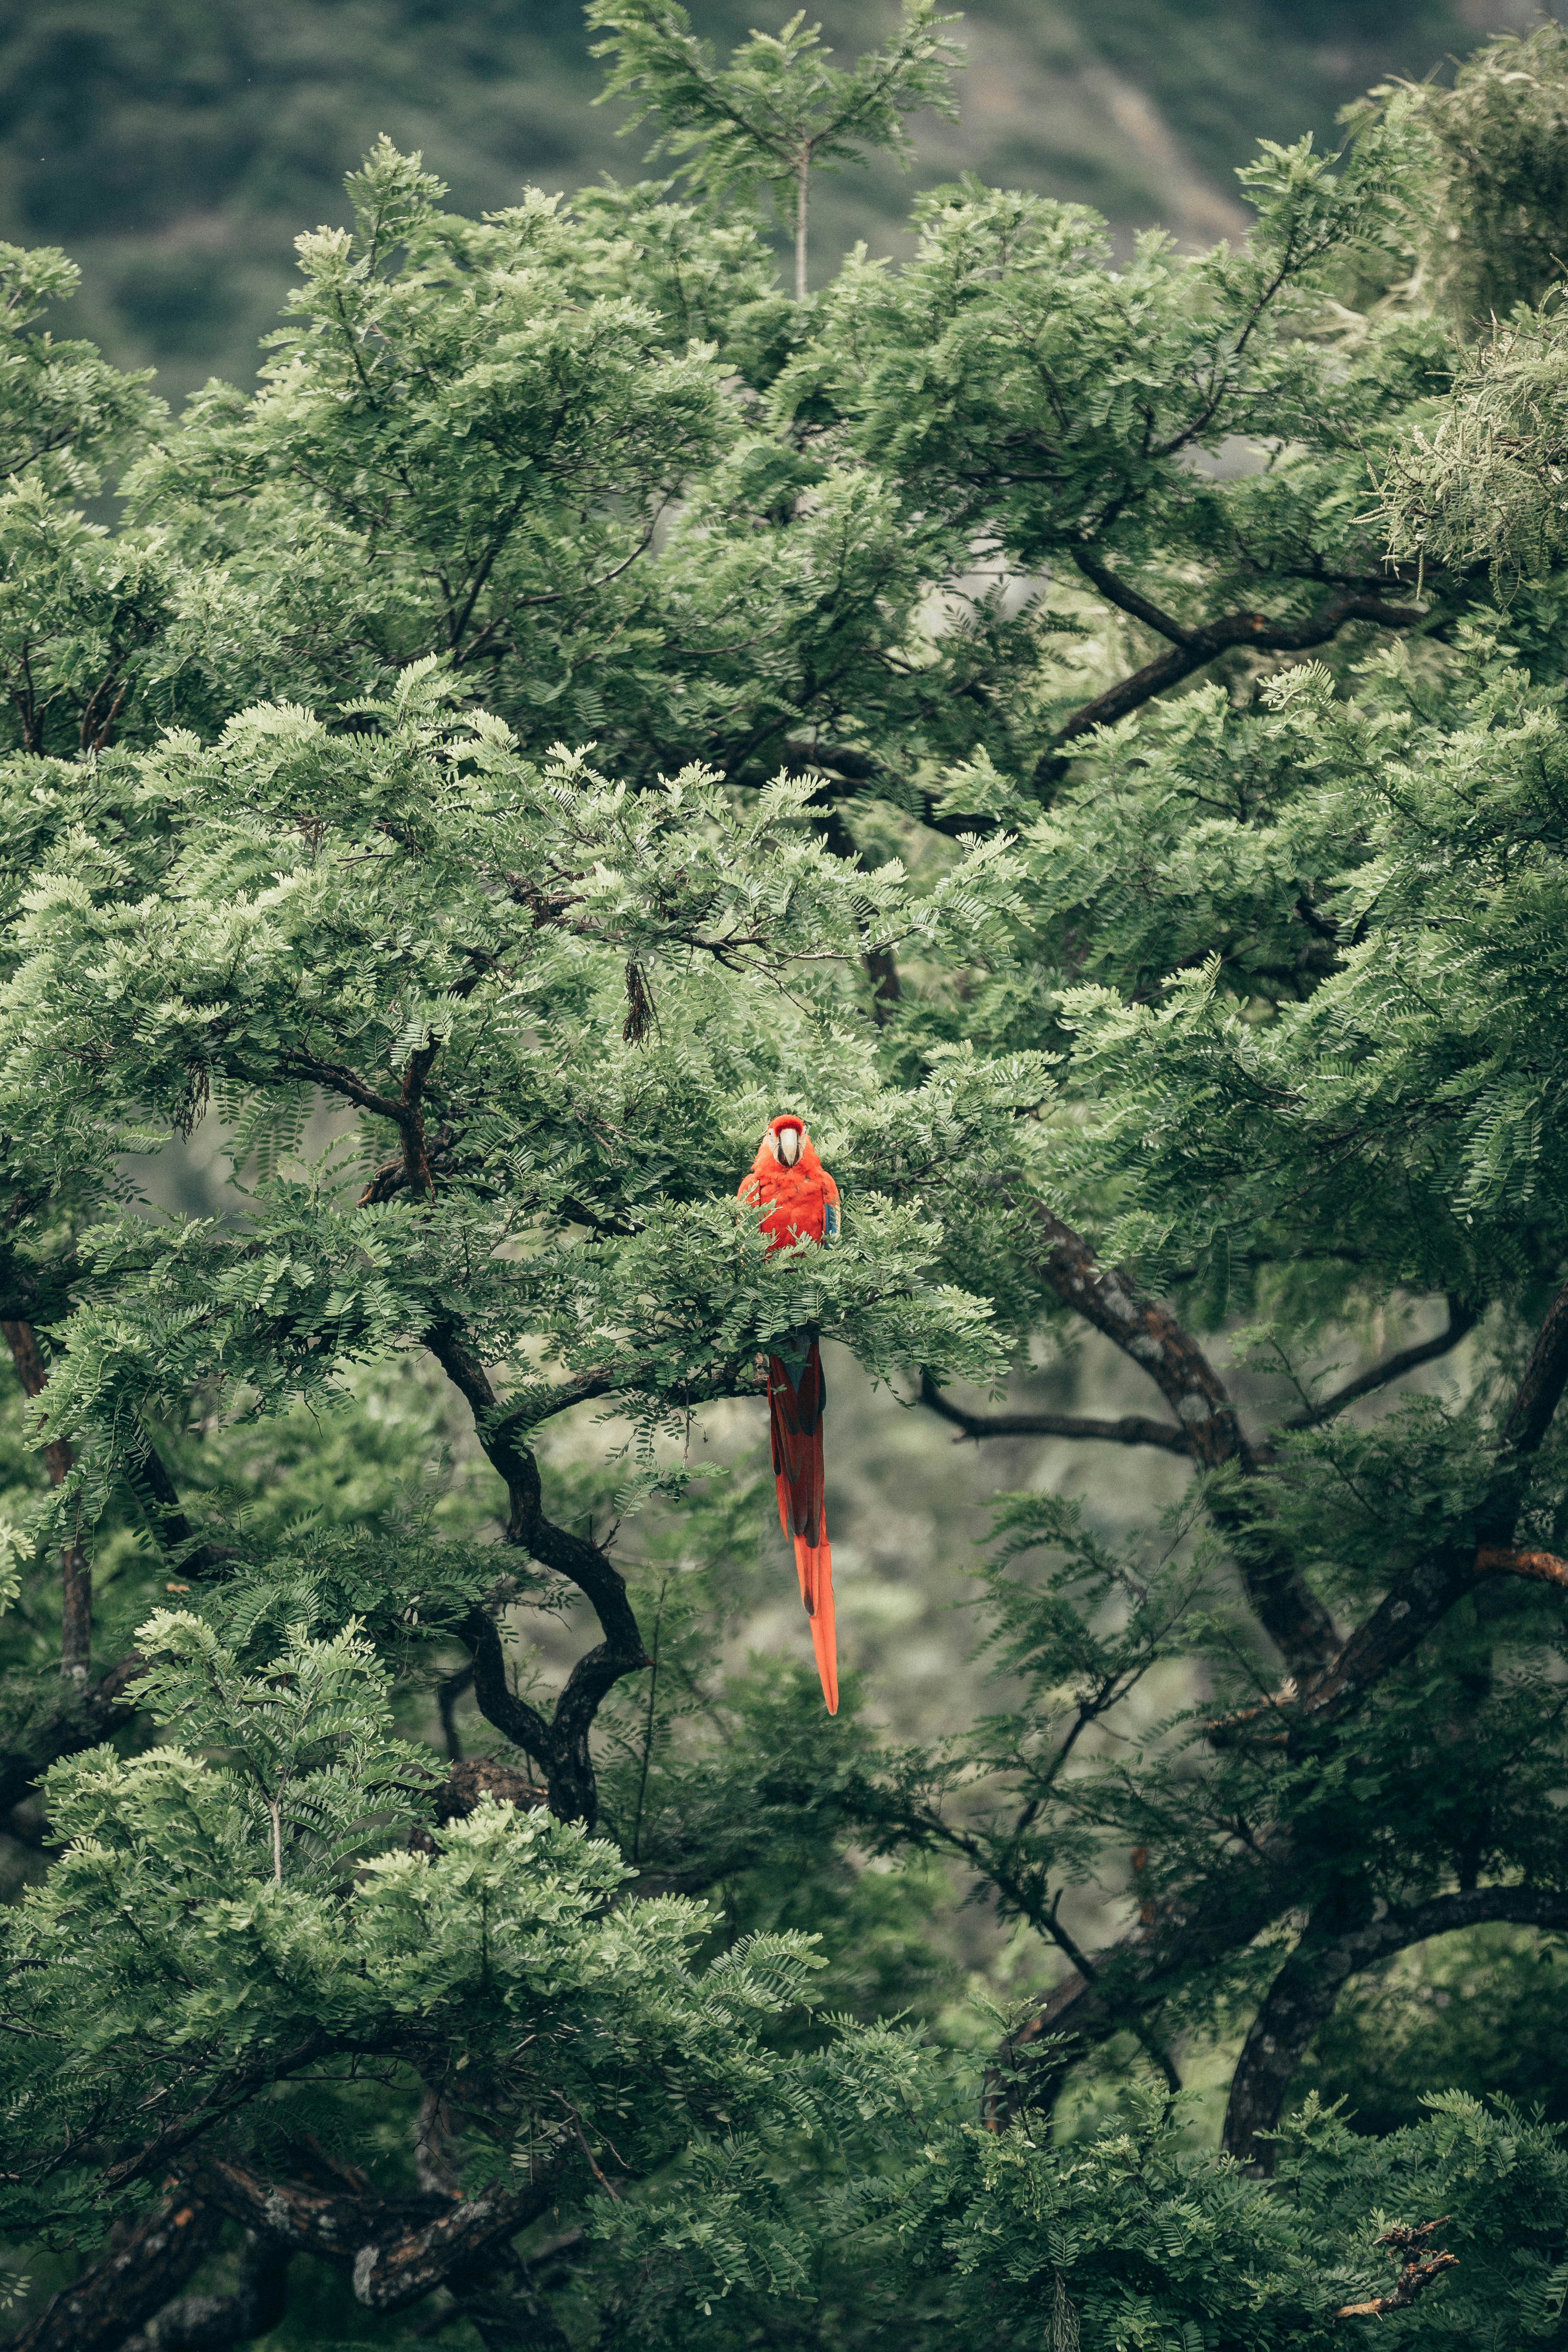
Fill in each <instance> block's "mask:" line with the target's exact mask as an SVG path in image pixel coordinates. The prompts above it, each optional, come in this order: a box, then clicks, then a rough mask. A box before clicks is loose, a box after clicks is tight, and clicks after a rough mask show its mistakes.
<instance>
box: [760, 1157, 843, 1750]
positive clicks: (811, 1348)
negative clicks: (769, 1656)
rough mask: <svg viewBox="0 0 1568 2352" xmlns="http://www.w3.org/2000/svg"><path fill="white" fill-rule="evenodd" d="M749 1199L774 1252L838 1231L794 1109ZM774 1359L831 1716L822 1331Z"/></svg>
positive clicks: (777, 1469)
mask: <svg viewBox="0 0 1568 2352" xmlns="http://www.w3.org/2000/svg"><path fill="white" fill-rule="evenodd" d="M738 1189H739V1192H740V1196H741V1198H742V1201H747V1202H750V1203H751V1205H752V1207H753V1208H757V1209H765V1210H766V1211H767V1214H766V1216H764V1217H763V1218H762V1219H761V1221H760V1222H761V1226H762V1230H763V1233H764V1234H766V1235H767V1237H768V1252H769V1255H772V1254H773V1251H774V1250H780V1249H788V1248H790V1247H791V1246H792V1245H793V1244H795V1243H796V1242H799V1241H802V1240H805V1241H812V1242H817V1243H822V1242H829V1241H833V1240H836V1239H837V1233H838V1187H837V1184H836V1183H835V1182H834V1181H833V1179H832V1177H831V1176H830V1175H829V1174H828V1172H827V1171H826V1168H825V1167H824V1166H823V1164H822V1162H821V1160H819V1159H818V1158H817V1156H816V1151H815V1150H814V1149H813V1148H812V1141H811V1138H810V1137H809V1136H808V1135H807V1133H806V1131H805V1126H804V1124H803V1123H802V1121H801V1120H800V1119H798V1118H795V1114H794V1113H793V1112H791V1111H785V1112H784V1113H782V1114H781V1116H780V1117H779V1118H775V1119H773V1120H771V1121H770V1122H769V1125H768V1129H767V1132H766V1134H765V1135H764V1136H763V1139H762V1142H761V1143H760V1144H759V1145H758V1147H757V1156H756V1158H755V1160H752V1166H751V1170H750V1172H749V1173H748V1174H747V1175H745V1176H743V1177H742V1180H741V1183H740V1186H739V1188H738ZM774 1348H775V1350H776V1352H773V1353H770V1355H769V1357H768V1427H769V1433H770V1435H771V1436H772V1439H773V1481H774V1484H775V1486H776V1487H777V1489H778V1499H779V1524H780V1526H781V1527H782V1528H783V1529H784V1533H785V1535H786V1536H789V1537H791V1538H793V1539H794V1543H795V1570H796V1572H797V1574H798V1575H799V1578H800V1597H801V1600H802V1601H803V1602H804V1603H805V1613H806V1615H807V1616H808V1617H809V1618H810V1620H811V1646H812V1649H813V1651H814V1652H815V1653H816V1671H817V1674H818V1675H820V1677H821V1680H822V1696H823V1697H824V1698H825V1699H826V1702H827V1712H828V1714H829V1715H837V1712H838V1649H837V1638H836V1635H835V1632H834V1620H833V1554H832V1552H831V1551H830V1550H829V1549H828V1543H827V1524H826V1518H825V1517H824V1513H823V1461H822V1413H823V1407H824V1405H825V1404H826V1402H827V1391H826V1384H825V1382H824V1381H823V1377H822V1350H821V1349H820V1348H819V1346H818V1345H817V1341H816V1334H815V1333H814V1332H810V1331H805V1332H791V1333H789V1335H788V1336H787V1338H786V1339H783V1340H778V1341H775V1342H774Z"/></svg>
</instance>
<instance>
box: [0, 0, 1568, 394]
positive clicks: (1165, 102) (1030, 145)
mask: <svg viewBox="0 0 1568 2352" xmlns="http://www.w3.org/2000/svg"><path fill="white" fill-rule="evenodd" d="M691 13H692V18H693V22H694V24H695V26H696V27H697V29H698V31H699V32H700V33H701V34H703V35H705V36H706V37H709V38H710V39H712V40H713V41H715V42H716V43H717V44H718V45H719V47H721V49H722V48H725V47H729V46H730V44H731V43H732V42H734V41H738V40H742V39H743V38H744V37H745V35H746V33H747V32H748V31H749V30H750V28H751V26H752V22H753V19H754V18H756V17H757V11H756V10H754V9H750V8H748V7H747V6H746V5H744V0H700V5H698V6H697V7H695V8H694V9H693V11H692V12H691ZM810 13H811V14H812V15H813V18H814V21H815V18H816V16H820V18H821V22H822V25H823V30H824V37H825V38H826V40H828V41H829V42H831V43H832V44H834V45H835V47H836V48H837V49H838V50H840V51H842V53H843V54H844V55H846V56H853V55H855V54H858V52H859V51H860V50H862V49H865V48H867V47H869V46H871V45H872V44H873V42H874V41H875V40H876V39H877V38H879V37H880V33H881V31H882V29H883V28H884V18H885V16H886V14H887V12H886V11H885V10H884V9H883V8H882V7H881V6H880V5H879V0H836V5H831V6H826V7H824V8H823V9H821V10H820V11H814V12H810ZM1541 13H1542V12H1541V11H1539V10H1537V9H1536V8H1534V7H1533V6H1531V5H1528V0H982V5H980V6H979V7H976V8H973V9H970V10H969V11H968V12H967V13H966V16H965V20H964V25H963V47H964V50H965V53H966V55H967V58H968V60H969V63H968V66H967V69H966V70H965V72H964V73H963V76H962V77H961V78H960V83H959V88H958V91H957V97H958V120H957V121H956V122H947V121H942V120H940V119H939V118H937V117H935V116H931V115H928V116H926V117H924V118H923V119H922V120H921V123H920V126H919V135H918V140H917V154H916V160H915V168H914V172H913V174H912V178H910V179H906V178H905V176H904V175H903V174H902V173H900V172H899V171H898V170H897V169H895V168H894V167H893V165H892V164H891V163H889V161H888V160H887V159H886V158H884V157H879V156H876V155H873V156H871V157H869V158H868V159H867V161H866V162H865V163H864V164H863V165H862V167H861V168H859V169H857V170H856V171H854V172H852V173H849V174H847V176H843V177H837V178H835V179H830V180H827V181H826V182H825V183H824V184H823V185H822V187H821V188H820V190H819V192H818V196H817V205H818V223H819V235H818V236H817V238H816V270H817V273H818V275H819V277H820V278H822V279H824V280H825V279H826V278H827V276H829V275H830V274H831V272H832V270H833V268H835V267H836V266H837V258H838V257H839V255H840V254H842V253H843V252H845V251H846V250H847V248H848V247H849V246H850V245H851V244H853V243H854V241H855V239H856V238H858V237H865V238H867V239H868V242H869V244H870V246H871V248H872V250H873V251H874V252H892V251H906V252H907V251H908V250H909V238H908V232H907V224H908V218H909V206H910V195H911V194H912V193H913V192H914V191H917V190H919V189H921V188H922V187H930V186H932V185H934V184H937V183H938V182H940V181H942V180H949V179H952V178H955V177H956V176H957V174H958V173H960V172H961V171H973V172H976V173H979V175H980V176H981V178H982V179H984V180H985V181H986V182H987V183H988V184H991V185H992V186H998V187H1021V188H1029V189H1035V190H1038V191H1039V192H1040V193H1041V194H1048V195H1053V196H1059V197H1063V198H1066V199H1068V200H1069V201H1072V202H1076V203H1081V204H1089V205H1094V206H1095V207H1096V209H1097V210H1098V211H1100V212H1101V213H1103V214H1104V215H1106V217H1107V219H1108V220H1110V222H1111V223H1112V224H1113V226H1116V227H1117V228H1119V229H1120V230H1121V231H1122V232H1123V233H1125V232H1127V231H1130V230H1131V229H1133V228H1138V227H1146V226H1150V225H1151V224H1152V223H1155V222H1158V223H1159V224H1160V225H1161V226H1163V227H1166V228H1169V229H1171V230H1172V231H1173V233H1174V234H1175V235H1176V236H1179V237H1181V238H1182V239H1183V241H1184V243H1186V244H1188V245H1191V246H1197V245H1203V244H1207V243H1210V242H1212V240H1213V239H1214V238H1215V236H1226V235H1230V236H1234V235H1236V234H1237V233H1238V231H1239V230H1240V229H1241V228H1242V226H1244V223H1245V219H1246V214H1245V211H1244V208H1243V206H1242V205H1240V203H1239V201H1238V199H1237V189H1236V184H1235V177H1234V174H1235V172H1236V170H1237V166H1238V165H1239V164H1242V163H1246V161H1247V157H1248V156H1249V155H1250V154H1251V152H1252V150H1253V146H1254V144H1255V142H1257V141H1258V139H1279V140H1285V141H1289V140H1291V139H1296V138H1299V137H1300V135H1301V133H1302V131H1312V132H1313V133H1314V135H1315V136H1316V138H1317V141H1318V143H1319V145H1320V146H1325V145H1330V146H1331V145H1332V144H1333V142H1334V138H1335V132H1334V117H1335V114H1336V112H1337V110H1339V108H1340V107H1342V105H1344V104H1346V103H1347V102H1348V101H1349V100H1352V99H1354V98H1357V97H1359V96H1360V94H1361V93H1362V91H1363V90H1364V89H1367V88H1369V87H1370V86H1371V85H1372V84H1373V82H1375V81H1377V80H1379V79H1382V78H1383V77H1384V75H1386V74H1390V73H1401V74H1410V75H1415V76H1417V77H1419V76H1421V75H1424V74H1426V73H1428V72H1430V71H1432V70H1434V69H1438V68H1441V67H1442V65H1443V61H1444V59H1445V58H1449V57H1453V56H1464V55H1466V54H1467V53H1468V51H1469V50H1471V49H1472V48H1473V47H1475V45H1476V43H1477V42H1478V41H1479V39H1481V38H1483V37H1485V36H1486V35H1487V34H1489V33H1494V32H1504V31H1509V30H1520V29H1521V28H1523V27H1525V26H1528V25H1530V24H1531V23H1532V22H1534V21H1535V19H1536V17H1537V16H1538V15H1540V14H1541ZM1545 13H1547V14H1551V13H1552V11H1550V10H1549V11H1547V12H1545ZM759 21H760V20H759ZM780 21H781V22H782V21H783V20H782V18H781V20H780ZM764 29H768V30H772V29H773V26H772V24H771V20H770V22H769V23H768V24H767V25H766V26H765V27H764ZM599 88H600V75H599V72H598V70H597V68H595V64H594V62H593V60H592V58H590V57H589V55H588V51H587V44H586V42H585V41H584V34H583V24H582V12H581V9H580V8H579V7H578V6H577V5H575V0H221V5H215V4H214V0H10V5H7V6H5V8H3V9H0V236H5V237H9V238H11V239H12V240H14V241H15V242H16V243H17V244H21V245H37V244H49V245H60V246H63V247H65V248H66V250H67V251H68V253H69V254H70V255H71V257H72V258H73V259H74V260H75V261H76V262H78V263H79V266H80V268H81V270H82V289H81V291H80V292H79V295H78V296H77V298H76V299H75V301H74V302H73V304H72V305H71V307H70V309H69V310H64V311H61V312H60V313H59V314H58V316H59V322H60V323H59V331H60V332H62V333H64V332H67V331H68V332H70V333H72V334H78V335H85V336H88V337H89V338H90V339H91V340H92V341H95V342H97V343H98V344H99V345H100V348H101V349H102V350H103V351H104V352H106V354H107V355H108V356H109V357H110V358H111V359H112V360H113V361H114V362H116V364H117V365H119V366H121V367H145V366H155V367H156V368H157V369H158V370H159V389H160V391H161V392H162V393H163V395H164V397H165V398H167V399H171V400H173V401H174V402H175V404H178V402H179V400H180V398H181V397H182V395H183V394H185V393H187V392H189V391H190V390H192V389H193V388H194V386H195V385H196V384H198V383H201V382H202V381H203V380H204V379H205V377H206V376H207V375H209V374H217V375H221V376H222V377H224V379H225V380H226V382H228V383H249V382H251V381H252V379H253V378H254V375H255V371H256V367H257V363H258V339H259V337H260V336H261V335H263V334H264V333H266V332H267V331H268V329H269V328H270V327H271V326H272V324H273V323H274V321H275V320H276V319H277V316H278V311H279V306H280V304H281V302H282V299H283V297H284V295H285V294H286V293H287V291H288V289H289V283H290V278H291V273H292V268H293V239H294V237H295V236H296V235H297V234H298V232H299V229H300V224H301V223H302V222H308V223H310V225H311V226H314V225H315V224H316V223H317V222H318V221H330V222H333V223H337V222H342V220H344V219H345V218H346V217H347V215H346V212H345V208H344V198H343V189H342V180H343V174H344V173H345V172H346V171H348V170H349V169H350V168H351V166H352V164H353V162H354V160H355V158H356V157H358V156H359V155H361V154H363V152H365V150H366V149H367V148H368V147H369V146H370V145H371V143H372V142H373V141H374V139H376V138H377V137H379V136H380V135H381V133H382V132H385V133H386V135H387V136H388V137H389V138H390V139H391V140H392V141H393V142H394V143H395V145H396V146H398V147H399V148H401V149H402V150H404V151H405V152H408V151H410V150H412V149H414V148H418V149H419V150H420V151H421V152H422V153H423V154H424V156H425V158H426V163H428V164H429V167H430V169H431V170H432V171H434V172H437V173H440V175H441V177H442V178H443V179H444V180H445V181H446V182H447V185H448V187H449V188H450V190H451V201H452V204H453V205H454V206H455V208H456V209H457V210H458V211H459V212H465V213H470V214H478V213H479V212H481V211H483V210H484V209H485V208H486V207H487V206H489V205H501V204H509V203H510V202H512V201H513V200H514V199H515V196H516V194H517V191H518V190H519V188H520V187H521V186H522V185H524V184H535V185H538V186H541V187H547V188H572V187H580V186H584V185H587V184H591V183H592V182H593V181H594V180H595V179H596V178H597V177H598V176H599V174H600V173H602V172H605V171H611V172H614V173H616V175H617V176H618V177H620V178H623V179H624V178H626V176H627V174H628V171H629V168H630V166H631V164H632V162H633V160H634V158H635V157H636V156H637V154H638V152H639V150H638V149H637V147H636V146H630V145H628V143H627V142H626V141H624V140H621V139H619V138H617V136H616V133H617V131H618V130H619V128H620V125H621V122H622V121H624V119H625V116H624V110H621V109H618V108H616V107H614V106H610V107H595V104H594V100H595V97H596V96H597V94H598V91H599Z"/></svg>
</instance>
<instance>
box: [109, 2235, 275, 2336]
mask: <svg viewBox="0 0 1568 2352" xmlns="http://www.w3.org/2000/svg"><path fill="white" fill-rule="evenodd" d="M238 2273H239V2275H238V2281H237V2284H236V2287H235V2291H234V2293H233V2294H186V2295H182V2296H181V2297H180V2298H179V2300H178V2302H176V2303H169V2304H165V2305H164V2306H163V2310H162V2311H160V2312H156V2313H154V2315H153V2317H152V2318H151V2319H150V2320H149V2321H148V2322H147V2325H146V2326H145V2327H141V2328H138V2329H137V2331H136V2333H135V2335H134V2336H127V2337H126V2339H125V2342H124V2343H123V2344H122V2345H121V2346H120V2347H119V2352H231V2347H233V2346H235V2345H237V2344H249V2343H252V2342H253V2341H254V2340H255V2338H256V2337H257V2336H267V2335H269V2334H270V2333H271V2331H272V2329H273V2328H275V2327H276V2326H278V2325H279V2321H280V2320H281V2319H282V2317H283V2315H284V2313H285V2311H286V2310H287V2308H288V2304H289V2252H288V2249H287V2248H286V2247H281V2246H279V2244H278V2243H277V2242H276V2240H274V2239H272V2238H268V2237H262V2236H258V2234H257V2232H256V2231H247V2235H246V2241H245V2244H244V2245H243V2247H242V2248H241V2249H240V2255H239V2263H238Z"/></svg>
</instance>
